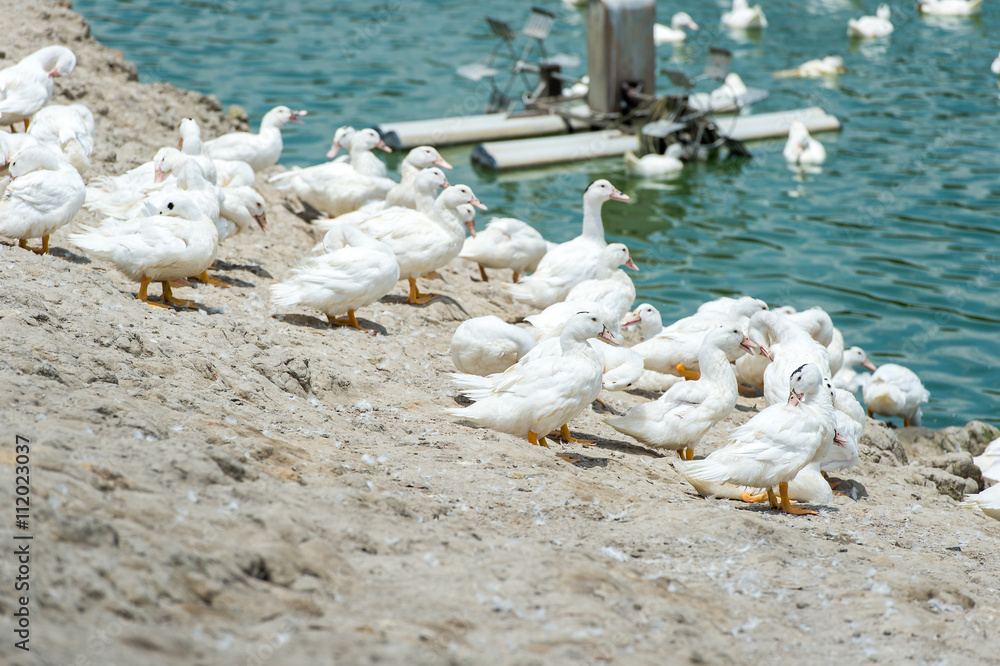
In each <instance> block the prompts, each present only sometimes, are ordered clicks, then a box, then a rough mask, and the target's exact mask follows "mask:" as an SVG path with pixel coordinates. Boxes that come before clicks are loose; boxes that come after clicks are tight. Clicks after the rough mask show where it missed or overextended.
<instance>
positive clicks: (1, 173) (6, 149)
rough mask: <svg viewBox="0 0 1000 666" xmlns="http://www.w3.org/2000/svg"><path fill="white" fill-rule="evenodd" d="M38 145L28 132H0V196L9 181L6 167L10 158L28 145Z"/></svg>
mask: <svg viewBox="0 0 1000 666" xmlns="http://www.w3.org/2000/svg"><path fill="white" fill-rule="evenodd" d="M38 145H40V144H39V143H38V141H37V140H35V138H34V137H33V136H31V135H30V134H10V133H9V132H0V196H2V195H3V193H4V190H6V189H7V185H8V184H9V183H10V173H9V170H8V167H9V166H10V160H11V158H13V157H14V155H17V154H18V153H19V152H21V151H22V150H24V149H25V148H28V147H29V146H38Z"/></svg>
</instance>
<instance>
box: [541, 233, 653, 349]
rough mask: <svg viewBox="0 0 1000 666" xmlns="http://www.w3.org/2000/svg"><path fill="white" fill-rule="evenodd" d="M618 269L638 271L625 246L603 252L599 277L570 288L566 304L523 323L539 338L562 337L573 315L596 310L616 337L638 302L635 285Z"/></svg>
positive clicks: (561, 302)
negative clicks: (624, 320) (633, 306)
mask: <svg viewBox="0 0 1000 666" xmlns="http://www.w3.org/2000/svg"><path fill="white" fill-rule="evenodd" d="M619 266H626V267H628V268H631V269H632V270H636V271H637V270H639V267H638V266H636V265H635V262H633V261H632V257H631V256H630V255H629V251H628V248H627V247H626V246H625V245H624V244H622V243H612V244H611V245H608V246H607V247H605V248H604V250H603V251H602V252H601V256H600V259H599V261H598V273H597V275H596V277H594V278H593V279H590V280H584V281H583V282H581V283H579V284H578V285H576V286H575V287H573V288H572V289H570V291H569V293H568V294H567V296H566V300H565V301H560V302H558V303H553V304H552V305H550V306H549V307H547V308H545V309H544V310H542V311H541V312H540V313H538V314H533V315H530V316H528V317H525V318H524V320H525V321H526V322H528V323H529V324H531V325H532V326H533V327H534V328H535V329H536V330H537V332H538V336H539V338H542V337H550V336H554V335H559V333H560V331H561V330H562V328H561V327H562V326H563V325H564V324H565V323H566V321H568V320H569V317H570V316H571V315H572V314H573V313H575V312H579V311H581V310H590V309H595V310H596V311H597V312H598V313H599V314H600V315H601V317H602V318H603V319H604V321H606V322H608V325H609V328H610V329H611V332H612V333H615V334H616V335H617V334H618V332H619V331H620V328H619V325H620V322H621V319H622V317H623V316H624V315H625V313H626V312H628V309H629V307H631V305H632V302H633V301H635V285H634V284H633V283H632V279H631V278H630V277H629V276H628V275H627V274H626V273H625V271H623V270H621V269H619V268H618V267H619Z"/></svg>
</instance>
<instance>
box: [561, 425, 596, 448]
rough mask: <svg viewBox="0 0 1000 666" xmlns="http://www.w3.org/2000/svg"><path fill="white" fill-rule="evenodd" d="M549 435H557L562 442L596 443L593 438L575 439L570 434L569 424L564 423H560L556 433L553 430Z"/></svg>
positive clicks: (591, 444)
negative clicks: (560, 425)
mask: <svg viewBox="0 0 1000 666" xmlns="http://www.w3.org/2000/svg"><path fill="white" fill-rule="evenodd" d="M549 437H558V438H559V439H561V440H562V441H564V442H567V443H570V444H583V445H584V446H593V445H594V444H596V443H597V441H596V440H593V439H577V438H576V437H574V436H573V435H572V434H570V431H569V426H568V425H566V424H565V423H564V424H563V425H562V427H561V428H559V432H558V433H555V432H553V433H552V434H550V435H549Z"/></svg>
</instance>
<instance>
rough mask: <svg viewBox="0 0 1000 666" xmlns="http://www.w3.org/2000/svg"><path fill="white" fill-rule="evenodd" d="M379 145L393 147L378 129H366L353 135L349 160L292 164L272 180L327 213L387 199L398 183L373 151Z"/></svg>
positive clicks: (348, 210) (353, 209)
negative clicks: (391, 177) (303, 164)
mask: <svg viewBox="0 0 1000 666" xmlns="http://www.w3.org/2000/svg"><path fill="white" fill-rule="evenodd" d="M376 148H378V149H381V150H385V151H388V150H390V148H389V147H388V146H386V145H385V142H383V141H382V138H381V137H380V136H379V134H378V132H376V131H375V130H373V129H363V130H360V131H358V132H355V134H354V135H353V137H352V138H351V149H350V154H351V159H350V163H346V164H345V163H343V162H324V163H323V164H317V165H315V166H311V167H306V168H304V169H299V168H293V169H290V170H289V171H285V172H283V173H279V174H275V175H274V176H271V178H270V179H269V182H271V183H273V184H274V186H275V187H276V188H277V189H278V190H280V191H282V192H291V193H292V194H294V195H295V196H296V197H298V198H299V199H300V200H301V201H303V202H305V203H307V204H309V205H310V206H312V207H313V208H316V209H317V210H320V211H322V212H324V213H326V214H328V215H331V216H333V217H337V216H340V215H344V214H346V213H350V212H352V211H355V210H358V209H359V208H361V207H362V206H364V205H365V204H366V203H367V202H369V201H372V200H385V197H386V196H387V195H388V194H389V192H390V191H392V189H393V188H394V187H396V185H397V183H396V181H394V180H391V179H389V178H386V177H385V163H384V162H382V160H380V159H379V158H377V157H375V155H374V154H373V153H372V151H373V150H375V149H376Z"/></svg>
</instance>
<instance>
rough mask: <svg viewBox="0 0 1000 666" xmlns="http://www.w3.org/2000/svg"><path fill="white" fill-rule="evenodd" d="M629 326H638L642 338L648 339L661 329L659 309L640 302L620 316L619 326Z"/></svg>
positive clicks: (661, 319) (661, 320)
mask: <svg viewBox="0 0 1000 666" xmlns="http://www.w3.org/2000/svg"><path fill="white" fill-rule="evenodd" d="M629 326H638V327H639V334H640V335H641V336H642V339H643V340H644V341H645V340H649V339H650V338H652V337H654V336H656V335H659V333H660V332H662V331H663V317H662V316H661V315H660V311H659V310H657V309H656V308H655V307H653V306H652V305H650V304H649V303H641V304H639V305H638V306H636V308H635V310H632V312H630V313H629V314H627V315H626V316H625V317H623V318H622V320H621V327H622V328H628V327H629Z"/></svg>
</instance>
